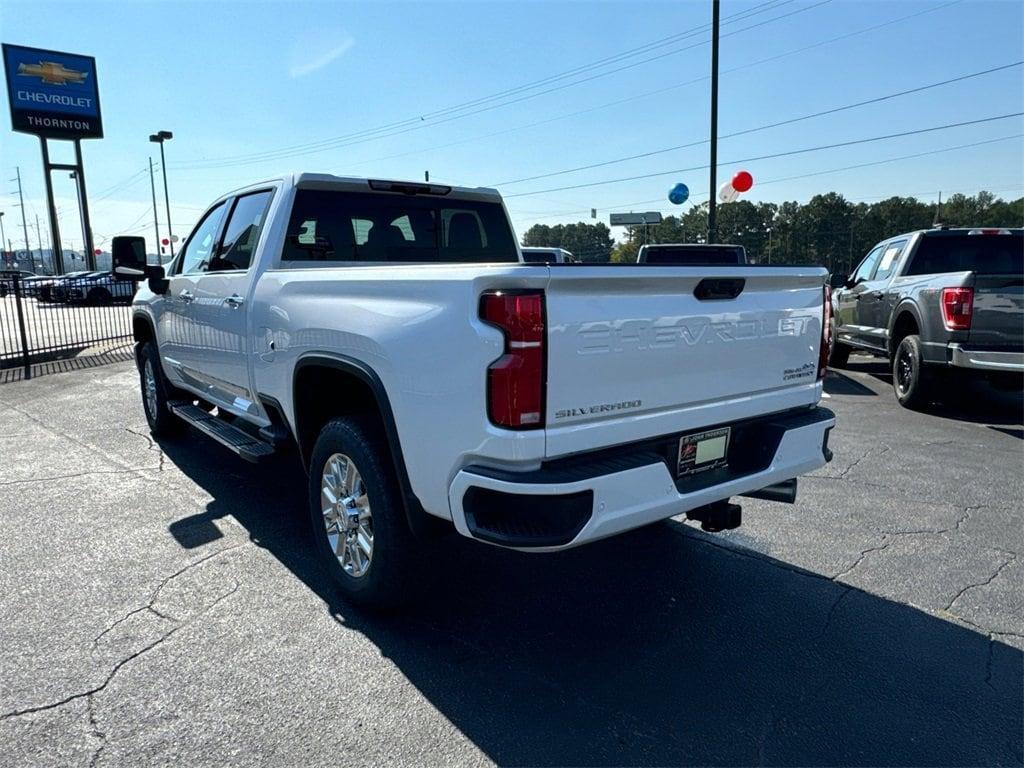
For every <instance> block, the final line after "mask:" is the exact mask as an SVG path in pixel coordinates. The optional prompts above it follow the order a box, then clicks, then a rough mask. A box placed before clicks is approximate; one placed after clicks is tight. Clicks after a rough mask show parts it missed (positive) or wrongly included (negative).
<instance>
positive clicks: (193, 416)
mask: <svg viewBox="0 0 1024 768" xmlns="http://www.w3.org/2000/svg"><path fill="white" fill-rule="evenodd" d="M168 407H169V408H170V409H171V413H173V414H174V415H175V416H177V417H178V418H179V419H181V420H182V421H184V422H186V423H187V424H191V425H192V426H193V427H195V428H196V429H198V430H199V431H200V432H202V433H203V434H205V435H207V436H208V437H212V438H213V439H214V440H216V441H217V442H218V443H220V444H221V445H223V446H224V447H225V448H227V449H228V450H230V451H232V452H234V453H237V454H238V455H239V456H241V457H242V458H243V459H245V460H246V461H252V462H257V461H259V460H260V459H264V458H266V457H267V456H272V455H273V454H274V448H273V446H271V445H270V444H268V443H265V442H263V441H262V440H258V439H257V438H255V437H253V436H252V435H250V434H249V433H248V432H246V431H245V430H242V429H239V428H238V427H236V426H233V425H231V424H228V422H226V421H224V420H223V419H221V418H218V417H216V416H212V415H210V414H209V413H207V412H206V411H204V410H203V409H202V408H200V407H199V406H198V405H193V404H192V403H186V402H185V401H183V400H178V401H172V402H170V403H168Z"/></svg>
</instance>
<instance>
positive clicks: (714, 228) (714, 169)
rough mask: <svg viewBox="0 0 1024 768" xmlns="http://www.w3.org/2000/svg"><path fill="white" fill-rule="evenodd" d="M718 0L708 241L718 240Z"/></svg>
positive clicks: (713, 48)
mask: <svg viewBox="0 0 1024 768" xmlns="http://www.w3.org/2000/svg"><path fill="white" fill-rule="evenodd" d="M718 5H719V2H718V0H711V178H710V180H709V183H710V184H711V189H710V190H709V193H708V242H709V243H715V242H717V241H718V222H717V220H716V219H715V213H716V211H715V202H716V200H715V196H716V195H717V194H718Z"/></svg>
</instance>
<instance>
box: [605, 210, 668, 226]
mask: <svg viewBox="0 0 1024 768" xmlns="http://www.w3.org/2000/svg"><path fill="white" fill-rule="evenodd" d="M608 223H609V224H611V225H612V226H613V227H615V226H627V227H628V226H635V225H637V224H661V214H660V213H658V212H657V211H647V213H613V214H610V215H609V217H608Z"/></svg>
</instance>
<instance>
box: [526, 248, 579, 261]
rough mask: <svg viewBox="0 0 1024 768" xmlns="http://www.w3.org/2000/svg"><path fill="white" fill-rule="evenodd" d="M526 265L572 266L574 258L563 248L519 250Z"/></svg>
mask: <svg viewBox="0 0 1024 768" xmlns="http://www.w3.org/2000/svg"><path fill="white" fill-rule="evenodd" d="M519 251H520V253H522V254H523V261H525V262H527V263H528V264H573V263H575V262H576V258H574V257H573V255H572V254H571V253H569V251H567V250H565V249H564V248H520V249H519Z"/></svg>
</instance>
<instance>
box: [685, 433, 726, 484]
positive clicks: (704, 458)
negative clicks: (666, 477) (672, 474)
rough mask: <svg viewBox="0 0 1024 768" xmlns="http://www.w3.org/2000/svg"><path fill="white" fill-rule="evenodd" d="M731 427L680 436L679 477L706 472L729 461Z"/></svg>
mask: <svg viewBox="0 0 1024 768" xmlns="http://www.w3.org/2000/svg"><path fill="white" fill-rule="evenodd" d="M728 453H729V427H722V428H720V429H712V430H708V431H707V432H698V433H696V434H692V435H683V436H682V437H681V438H679V460H678V464H677V465H676V474H677V475H678V476H679V477H684V476H685V475H692V474H694V473H695V472H704V471H706V470H709V469H715V468H717V467H724V466H725V465H726V464H728V463H729V460H728V458H726V457H727V456H728Z"/></svg>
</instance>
